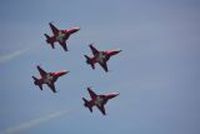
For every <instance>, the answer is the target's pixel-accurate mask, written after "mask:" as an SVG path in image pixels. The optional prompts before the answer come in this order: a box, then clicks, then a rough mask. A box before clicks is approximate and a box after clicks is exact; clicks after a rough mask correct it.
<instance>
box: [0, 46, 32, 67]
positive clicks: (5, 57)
mask: <svg viewBox="0 0 200 134" xmlns="http://www.w3.org/2000/svg"><path fill="white" fill-rule="evenodd" d="M28 50H29V49H28V48H27V49H22V50H18V51H15V52H13V53H10V54H6V55H0V64H2V63H5V62H7V61H10V60H12V59H14V58H16V57H18V56H20V55H22V54H24V53H25V52H27V51H28Z"/></svg>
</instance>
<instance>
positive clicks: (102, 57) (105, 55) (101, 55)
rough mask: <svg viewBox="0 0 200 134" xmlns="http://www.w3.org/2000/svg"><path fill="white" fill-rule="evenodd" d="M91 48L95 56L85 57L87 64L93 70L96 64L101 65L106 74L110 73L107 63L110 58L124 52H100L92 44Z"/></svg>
mask: <svg viewBox="0 0 200 134" xmlns="http://www.w3.org/2000/svg"><path fill="white" fill-rule="evenodd" d="M89 47H90V49H91V50H92V53H93V55H94V56H93V57H89V56H87V55H84V56H85V58H86V63H87V64H90V65H91V67H92V69H95V64H96V63H99V64H100V65H101V67H102V68H103V69H104V71H105V72H108V66H107V61H108V60H109V59H110V57H111V56H113V55H116V54H118V53H119V52H121V51H122V50H108V51H99V50H97V49H96V48H95V47H94V46H93V44H90V45H89Z"/></svg>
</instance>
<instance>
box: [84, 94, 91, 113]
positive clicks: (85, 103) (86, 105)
mask: <svg viewBox="0 0 200 134" xmlns="http://www.w3.org/2000/svg"><path fill="white" fill-rule="evenodd" d="M82 99H83V101H84V106H85V107H88V108H89V110H90V112H93V110H92V106H91V104H90V103H89V101H88V100H86V99H85V98H84V97H82Z"/></svg>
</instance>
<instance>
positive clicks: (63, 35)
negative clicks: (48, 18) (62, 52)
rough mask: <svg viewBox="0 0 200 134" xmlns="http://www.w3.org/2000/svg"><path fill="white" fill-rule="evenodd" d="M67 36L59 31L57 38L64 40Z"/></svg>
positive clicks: (60, 40)
mask: <svg viewBox="0 0 200 134" xmlns="http://www.w3.org/2000/svg"><path fill="white" fill-rule="evenodd" d="M64 38H65V34H64V33H62V32H58V35H57V36H56V40H57V41H59V42H63V41H64Z"/></svg>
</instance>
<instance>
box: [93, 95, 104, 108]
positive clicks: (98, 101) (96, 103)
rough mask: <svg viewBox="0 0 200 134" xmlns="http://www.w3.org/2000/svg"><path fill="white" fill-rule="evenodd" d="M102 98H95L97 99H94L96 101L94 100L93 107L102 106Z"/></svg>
mask: <svg viewBox="0 0 200 134" xmlns="http://www.w3.org/2000/svg"><path fill="white" fill-rule="evenodd" d="M103 101H104V100H103V98H102V97H99V96H97V98H96V100H95V102H94V103H95V105H97V106H102V105H103Z"/></svg>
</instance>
